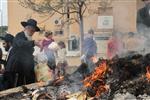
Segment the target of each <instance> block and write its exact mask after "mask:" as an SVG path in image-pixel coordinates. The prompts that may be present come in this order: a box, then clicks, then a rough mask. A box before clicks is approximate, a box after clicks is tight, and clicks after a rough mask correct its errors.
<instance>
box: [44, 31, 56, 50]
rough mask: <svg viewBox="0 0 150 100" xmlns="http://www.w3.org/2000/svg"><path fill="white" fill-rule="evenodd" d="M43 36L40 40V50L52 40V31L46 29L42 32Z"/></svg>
mask: <svg viewBox="0 0 150 100" xmlns="http://www.w3.org/2000/svg"><path fill="white" fill-rule="evenodd" d="M44 36H45V38H44V39H43V40H42V44H41V51H42V50H43V49H48V46H49V44H51V43H52V42H54V39H53V38H52V37H53V33H52V32H51V31H46V32H45V34H44Z"/></svg>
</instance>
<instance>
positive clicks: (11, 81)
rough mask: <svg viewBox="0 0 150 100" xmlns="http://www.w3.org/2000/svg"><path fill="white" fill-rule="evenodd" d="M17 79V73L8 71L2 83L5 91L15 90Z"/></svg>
mask: <svg viewBox="0 0 150 100" xmlns="http://www.w3.org/2000/svg"><path fill="white" fill-rule="evenodd" d="M15 78H16V73H14V72H8V71H6V72H5V73H4V75H3V81H2V85H3V89H9V88H14V87H15Z"/></svg>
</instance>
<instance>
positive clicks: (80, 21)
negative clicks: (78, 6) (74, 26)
mask: <svg viewBox="0 0 150 100" xmlns="http://www.w3.org/2000/svg"><path fill="white" fill-rule="evenodd" d="M79 26H80V51H81V53H80V55H82V54H83V40H84V25H83V16H82V14H81V13H79Z"/></svg>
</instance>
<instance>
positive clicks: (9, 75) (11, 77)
mask: <svg viewBox="0 0 150 100" xmlns="http://www.w3.org/2000/svg"><path fill="white" fill-rule="evenodd" d="M12 55H13V52H12V49H11V50H10V51H9V55H7V59H6V60H2V59H1V60H0V63H1V64H3V65H4V67H5V72H4V74H3V83H2V85H3V88H2V90H3V89H9V88H13V87H14V86H15V75H16V73H15V72H13V71H11V70H8V67H7V66H8V61H9V58H10V57H11V56H12Z"/></svg>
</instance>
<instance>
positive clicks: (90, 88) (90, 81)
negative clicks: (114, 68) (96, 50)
mask: <svg viewBox="0 0 150 100" xmlns="http://www.w3.org/2000/svg"><path fill="white" fill-rule="evenodd" d="M107 69H108V66H107V64H106V61H103V62H102V63H101V64H100V65H99V66H98V67H96V68H95V71H94V72H93V73H92V74H91V75H90V76H88V77H86V78H85V79H84V81H83V84H84V86H85V87H86V88H87V93H88V95H89V96H90V97H94V96H100V95H101V94H102V93H103V92H106V91H107V89H108V86H107V85H106V84H105V82H104V78H105V73H106V71H107Z"/></svg>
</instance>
